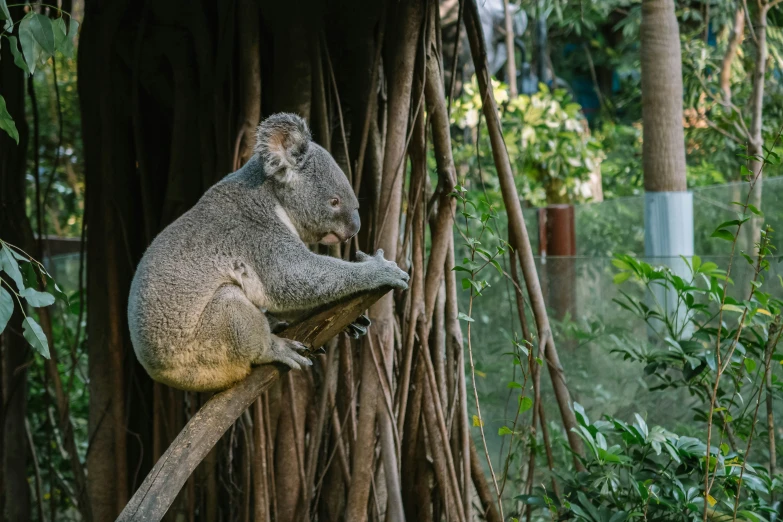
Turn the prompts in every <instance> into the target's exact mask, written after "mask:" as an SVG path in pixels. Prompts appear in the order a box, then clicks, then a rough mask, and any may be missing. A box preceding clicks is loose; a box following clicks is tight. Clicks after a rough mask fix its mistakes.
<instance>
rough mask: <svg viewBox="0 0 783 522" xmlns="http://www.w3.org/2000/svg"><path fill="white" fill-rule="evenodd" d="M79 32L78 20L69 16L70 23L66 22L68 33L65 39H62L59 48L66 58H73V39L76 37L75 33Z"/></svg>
mask: <svg viewBox="0 0 783 522" xmlns="http://www.w3.org/2000/svg"><path fill="white" fill-rule="evenodd" d="M78 32H79V22H77V21H76V20H74V19H73V18H71V21H70V23H69V24H68V35H67V38H66V39H65V40H63V45H62V47H61V48H58V49H60V52H61V53H63V55H64V56H66V57H68V58H73V40H74V38H75V37H76V33H78Z"/></svg>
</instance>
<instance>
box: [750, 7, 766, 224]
mask: <svg viewBox="0 0 783 522" xmlns="http://www.w3.org/2000/svg"><path fill="white" fill-rule="evenodd" d="M768 11H769V5H768V4H767V3H766V2H765V3H761V5H760V6H759V9H758V13H757V15H756V16H757V18H756V43H757V47H756V51H757V54H756V60H755V62H754V67H753V91H752V93H751V95H750V113H751V119H750V129H749V130H750V136H748V138H749V139H748V156H762V157H763V156H764V148H763V147H764V136H763V135H762V130H763V129H762V123H763V110H764V80H765V79H766V73H767V13H768ZM748 168H749V169H750V172H751V174H752V175H753V176H754V178H756V179H757V181H756V186H755V187H754V189H755V192H756V194H757V197H756V198H755V199H756V200H757V201H755V202H754V203H757V202H758V200H760V197H761V196H760V193H761V178H762V172H761V170H762V161H761V160H759V159H752V160H751V161H750V164H749V165H748ZM755 235H758V234H755Z"/></svg>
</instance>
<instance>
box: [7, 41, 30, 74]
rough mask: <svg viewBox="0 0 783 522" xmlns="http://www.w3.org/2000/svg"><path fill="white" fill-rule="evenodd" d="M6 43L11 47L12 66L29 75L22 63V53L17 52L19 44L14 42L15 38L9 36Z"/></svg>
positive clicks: (28, 70) (24, 64) (27, 69)
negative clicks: (14, 65)
mask: <svg viewBox="0 0 783 522" xmlns="http://www.w3.org/2000/svg"><path fill="white" fill-rule="evenodd" d="M8 43H9V44H10V45H11V54H12V55H13V57H14V64H16V66H17V67H19V68H20V69H22V70H23V71H24V73H25V74H30V69H29V68H28V67H27V64H26V63H25V62H24V56H22V52H21V51H20V50H19V44H18V43H17V41H16V36H9V37H8Z"/></svg>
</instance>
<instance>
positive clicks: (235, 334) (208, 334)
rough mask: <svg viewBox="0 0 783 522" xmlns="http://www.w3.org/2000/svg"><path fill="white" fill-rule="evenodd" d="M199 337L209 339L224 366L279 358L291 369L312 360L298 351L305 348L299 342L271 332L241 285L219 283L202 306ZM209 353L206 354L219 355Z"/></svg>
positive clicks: (266, 320) (257, 362)
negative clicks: (219, 285)
mask: <svg viewBox="0 0 783 522" xmlns="http://www.w3.org/2000/svg"><path fill="white" fill-rule="evenodd" d="M200 329H201V332H200V334H199V337H201V338H202V339H209V340H210V341H212V342H210V343H208V344H211V345H213V346H215V347H216V349H217V351H219V352H220V351H222V352H223V354H222V358H223V359H224V363H225V365H226V368H227V369H231V368H233V367H234V366H237V365H239V366H241V367H243V368H245V369H246V370H245V371H246V373H247V372H249V369H250V365H256V364H265V363H270V362H281V363H283V364H286V365H288V366H290V367H291V368H294V369H299V368H301V367H302V366H309V365H311V364H312V362H311V361H310V359H308V358H307V357H305V356H304V355H301V352H304V351H306V350H307V347H305V346H304V345H303V344H301V343H298V342H296V341H291V340H289V339H283V338H280V337H277V336H276V335H273V334H272V333H271V331H270V327H269V321H268V319H267V317H266V315H264V313H263V312H261V311H260V310H259V309H258V308H257V307H256V306H255V305H253V303H251V302H250V300H249V299H248V298H247V296H246V295H245V294H244V292H243V291H242V289H241V288H239V287H238V286H234V285H226V286H223V287H221V288H220V289H219V290H218V291H217V292H216V293H215V295H214V297H213V298H212V300H211V301H210V303H209V305H207V308H206V309H205V310H204V315H203V316H202V320H201V324H200ZM219 355H220V354H217V353H212V354H209V355H208V357H215V356H219Z"/></svg>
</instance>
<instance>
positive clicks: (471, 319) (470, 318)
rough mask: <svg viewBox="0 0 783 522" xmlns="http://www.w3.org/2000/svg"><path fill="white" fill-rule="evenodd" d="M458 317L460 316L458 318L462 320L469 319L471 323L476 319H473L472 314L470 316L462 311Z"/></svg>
mask: <svg viewBox="0 0 783 522" xmlns="http://www.w3.org/2000/svg"><path fill="white" fill-rule="evenodd" d="M457 318H458V319H460V320H462V321H467V322H469V323H472V322H473V321H474V319H473V318H472V317H470V316H468V315H465V314H464V313H462V312H460V313H459V315H458V316H457Z"/></svg>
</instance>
